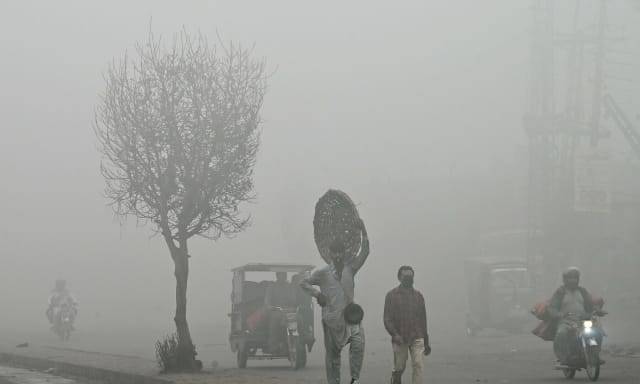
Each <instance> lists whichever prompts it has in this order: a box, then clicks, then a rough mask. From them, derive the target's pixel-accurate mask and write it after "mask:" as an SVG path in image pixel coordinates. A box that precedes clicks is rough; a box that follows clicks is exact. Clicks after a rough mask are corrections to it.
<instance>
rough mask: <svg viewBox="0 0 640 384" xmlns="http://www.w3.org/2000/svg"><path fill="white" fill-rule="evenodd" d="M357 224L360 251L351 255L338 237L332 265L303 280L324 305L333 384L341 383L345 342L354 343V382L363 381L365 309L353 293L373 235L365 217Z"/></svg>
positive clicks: (332, 246)
mask: <svg viewBox="0 0 640 384" xmlns="http://www.w3.org/2000/svg"><path fill="white" fill-rule="evenodd" d="M356 225H357V227H358V228H357V229H359V230H360V234H361V245H360V251H359V253H358V254H357V255H356V256H354V257H348V256H347V247H346V246H345V244H344V242H343V240H341V239H339V238H336V239H334V240H333V241H332V242H331V244H330V245H329V253H330V256H331V261H330V262H329V265H327V266H326V267H324V268H321V269H317V270H316V271H314V272H313V273H312V274H311V276H308V277H306V278H304V279H303V280H302V281H301V283H300V286H301V287H302V289H303V290H304V291H305V292H307V293H308V294H309V295H311V296H313V297H315V298H316V300H317V301H318V305H320V306H321V307H322V328H323V330H324V347H325V364H326V367H325V368H326V373H327V381H328V382H329V384H340V352H341V351H342V348H343V347H344V346H345V345H347V344H349V345H350V347H349V365H350V369H351V383H352V384H353V383H359V379H360V370H361V369H362V362H363V360H364V330H363V328H362V325H361V321H362V317H363V316H364V313H363V311H362V308H361V307H360V306H359V305H357V304H355V303H354V302H353V295H354V277H355V274H356V273H357V272H358V270H360V268H361V267H362V265H363V264H364V262H365V261H366V259H367V257H368V256H369V239H368V237H367V230H366V229H365V226H364V223H363V222H362V220H361V219H357V224H356ZM314 285H315V286H318V287H319V288H320V289H318V288H315V287H314Z"/></svg>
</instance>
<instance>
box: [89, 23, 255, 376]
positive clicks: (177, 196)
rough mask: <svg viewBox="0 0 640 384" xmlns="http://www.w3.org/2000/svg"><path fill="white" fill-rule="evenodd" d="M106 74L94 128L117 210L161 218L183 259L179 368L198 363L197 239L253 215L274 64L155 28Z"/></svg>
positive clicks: (174, 253)
mask: <svg viewBox="0 0 640 384" xmlns="http://www.w3.org/2000/svg"><path fill="white" fill-rule="evenodd" d="M134 56H135V57H134V58H132V57H130V56H129V55H127V54H125V55H124V57H123V58H122V59H121V60H119V61H114V63H113V64H111V65H110V67H109V69H108V70H107V72H106V76H105V80H106V88H105V90H104V93H103V94H102V95H101V100H100V102H99V104H98V106H97V110H96V122H95V132H96V135H97V138H98V142H99V150H100V152H101V153H102V155H103V161H102V165H101V170H102V174H103V175H104V178H105V180H106V184H107V185H106V196H107V198H108V199H109V201H110V204H111V205H112V206H113V208H114V210H115V212H116V214H117V215H119V216H121V217H126V216H129V215H132V216H135V217H136V218H137V219H138V220H141V221H142V222H145V223H151V224H153V227H154V230H155V231H157V233H159V234H161V235H162V237H163V238H164V240H165V242H166V244H167V246H168V248H169V252H170V255H171V259H172V260H173V262H174V265H175V278H176V310H175V318H174V320H175V324H176V329H177V335H178V340H179V343H178V356H179V362H178V366H179V369H194V368H196V367H197V364H196V360H195V355H196V351H195V347H194V345H193V342H192V339H191V335H190V332H189V326H188V323H187V317H186V314H187V280H188V276H189V257H190V256H189V251H188V240H189V239H190V238H192V237H193V236H203V237H207V238H210V239H213V240H217V239H219V238H220V237H221V236H232V235H234V234H236V233H238V232H240V231H242V230H243V229H245V228H246V226H247V225H248V223H249V217H248V216H246V215H243V214H242V213H241V212H240V209H239V206H240V204H241V203H242V202H245V201H248V200H250V199H251V198H252V197H253V180H252V175H253V166H254V163H255V159H256V152H257V150H258V146H259V130H258V125H259V123H260V108H261V106H262V101H263V96H264V94H265V89H266V79H265V73H264V69H265V62H264V60H263V59H254V58H253V57H252V51H251V50H250V49H245V48H243V47H241V46H238V45H234V44H233V43H230V44H218V45H215V44H214V45H210V44H209V43H208V42H207V40H206V39H205V38H204V37H203V36H202V35H197V36H195V37H194V36H192V35H190V34H189V33H188V32H186V31H183V32H181V33H179V34H177V35H176V36H175V37H174V39H173V42H172V43H171V44H170V47H169V48H168V49H167V48H166V47H165V45H164V44H163V42H162V40H161V38H159V37H155V36H154V35H153V34H151V33H150V34H149V37H148V39H147V41H146V42H144V43H141V44H138V45H137V46H136V49H135V55H134Z"/></svg>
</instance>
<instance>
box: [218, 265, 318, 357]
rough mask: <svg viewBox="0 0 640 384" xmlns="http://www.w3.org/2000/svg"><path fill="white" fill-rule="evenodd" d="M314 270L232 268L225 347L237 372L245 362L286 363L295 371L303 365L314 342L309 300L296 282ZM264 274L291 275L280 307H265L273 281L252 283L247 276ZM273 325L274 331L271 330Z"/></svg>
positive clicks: (312, 316)
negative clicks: (228, 349) (229, 311)
mask: <svg viewBox="0 0 640 384" xmlns="http://www.w3.org/2000/svg"><path fill="white" fill-rule="evenodd" d="M313 268H314V266H312V265H304V264H277V263H275V264H257V263H254V264H247V265H244V266H241V267H238V268H234V269H233V270H232V272H233V281H232V293H231V301H232V306H231V313H230V314H229V317H230V318H231V332H230V335H229V344H230V346H231V350H232V351H233V352H235V353H236V354H237V363H238V367H239V368H246V366H247V361H248V360H265V359H267V360H272V359H288V360H289V362H290V364H291V366H292V367H293V368H295V369H299V368H303V367H305V366H306V363H307V351H309V352H310V351H311V349H312V347H313V344H314V342H315V338H314V315H313V303H312V302H311V298H310V297H309V296H308V295H306V294H304V293H303V292H302V291H301V289H300V287H299V281H300V280H301V279H302V277H303V275H304V274H305V273H307V272H308V271H311V270H312V269H313ZM254 272H255V275H256V276H259V275H260V274H264V273H265V272H270V273H274V274H276V273H286V274H288V275H291V281H290V282H287V291H289V289H290V292H288V293H290V294H288V295H287V299H286V300H284V302H283V303H282V304H281V305H278V306H273V305H271V304H269V303H267V295H268V292H269V289H270V287H273V285H274V284H275V281H272V280H263V281H259V282H258V281H252V280H248V279H247V275H248V274H254ZM274 325H275V327H274Z"/></svg>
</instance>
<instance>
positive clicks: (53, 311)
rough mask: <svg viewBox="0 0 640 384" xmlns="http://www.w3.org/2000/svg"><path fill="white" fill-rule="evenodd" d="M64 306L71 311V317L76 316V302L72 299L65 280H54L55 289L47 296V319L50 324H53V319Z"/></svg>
mask: <svg viewBox="0 0 640 384" xmlns="http://www.w3.org/2000/svg"><path fill="white" fill-rule="evenodd" d="M64 305H68V306H69V307H70V308H71V309H72V311H73V317H74V318H75V315H76V314H77V309H76V306H77V305H78V302H77V301H76V300H75V299H74V297H73V295H71V293H70V292H69V290H68V289H67V282H66V280H62V279H58V280H56V283H55V287H54V288H53V290H52V291H51V295H50V296H49V307H48V308H47V312H46V313H47V319H48V320H49V323H50V324H53V323H54V322H55V319H56V317H57V315H58V313H59V312H60V310H61V309H62V307H63V306H64Z"/></svg>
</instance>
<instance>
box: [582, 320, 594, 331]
mask: <svg viewBox="0 0 640 384" xmlns="http://www.w3.org/2000/svg"><path fill="white" fill-rule="evenodd" d="M583 325H584V327H585V328H586V329H590V328H591V327H593V321H591V320H587V321H585V322H584V323H583Z"/></svg>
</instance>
